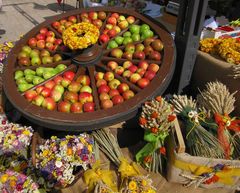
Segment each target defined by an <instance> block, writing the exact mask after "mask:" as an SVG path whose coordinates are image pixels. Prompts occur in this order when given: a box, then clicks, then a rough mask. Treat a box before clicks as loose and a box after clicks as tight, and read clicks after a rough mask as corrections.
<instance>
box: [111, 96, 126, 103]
mask: <svg viewBox="0 0 240 193" xmlns="http://www.w3.org/2000/svg"><path fill="white" fill-rule="evenodd" d="M123 101H124V99H123V97H122V96H121V95H116V96H114V97H113V98H112V102H113V105H117V104H120V103H123Z"/></svg>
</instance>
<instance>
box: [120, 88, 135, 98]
mask: <svg viewBox="0 0 240 193" xmlns="http://www.w3.org/2000/svg"><path fill="white" fill-rule="evenodd" d="M134 95H135V94H134V92H133V91H132V90H127V91H125V92H124V93H122V96H123V98H124V100H128V99H130V98H132V97H134Z"/></svg>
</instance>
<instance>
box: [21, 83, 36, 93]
mask: <svg viewBox="0 0 240 193" xmlns="http://www.w3.org/2000/svg"><path fill="white" fill-rule="evenodd" d="M33 86H34V85H32V84H26V83H25V84H24V83H23V84H19V85H18V90H19V91H20V92H24V91H26V90H28V89H30V88H32V87H33Z"/></svg>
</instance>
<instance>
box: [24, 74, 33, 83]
mask: <svg viewBox="0 0 240 193" xmlns="http://www.w3.org/2000/svg"><path fill="white" fill-rule="evenodd" d="M33 77H34V75H33V74H27V75H26V76H25V80H26V81H27V82H28V83H32V82H33Z"/></svg>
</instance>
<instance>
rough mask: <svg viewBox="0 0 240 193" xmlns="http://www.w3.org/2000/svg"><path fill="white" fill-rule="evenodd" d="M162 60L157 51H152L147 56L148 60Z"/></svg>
mask: <svg viewBox="0 0 240 193" xmlns="http://www.w3.org/2000/svg"><path fill="white" fill-rule="evenodd" d="M161 58H162V56H161V54H160V53H159V52H158V51H153V52H151V54H150V55H149V59H151V60H157V61H160V60H161Z"/></svg>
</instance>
